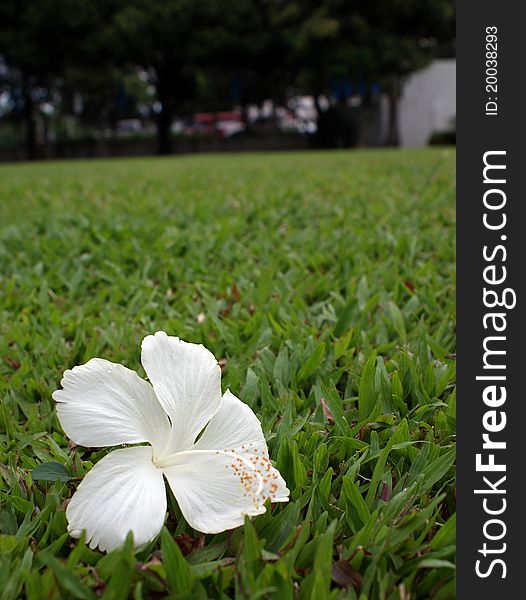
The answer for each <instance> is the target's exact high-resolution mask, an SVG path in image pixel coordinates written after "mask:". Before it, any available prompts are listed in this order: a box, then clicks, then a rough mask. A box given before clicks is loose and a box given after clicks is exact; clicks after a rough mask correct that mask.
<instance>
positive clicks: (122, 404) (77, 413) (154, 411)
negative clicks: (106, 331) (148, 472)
mask: <svg viewBox="0 0 526 600" xmlns="http://www.w3.org/2000/svg"><path fill="white" fill-rule="evenodd" d="M61 384H62V387H63V389H62V390H57V391H56V392H54V393H53V399H54V400H56V402H57V414H58V419H59V421H60V424H61V425H62V428H63V429H64V431H65V432H66V434H67V436H68V437H69V438H70V439H71V440H72V441H73V442H75V443H76V444H80V445H81V446H90V447H100V446H116V445H118V444H135V443H140V442H150V443H151V444H152V445H153V446H155V447H156V448H159V449H161V448H162V447H163V446H164V444H165V442H166V440H167V439H168V437H169V434H170V423H169V421H168V418H167V416H166V414H165V413H164V411H163V409H162V407H161V405H160V404H159V401H158V400H157V398H156V396H155V393H154V391H153V388H152V386H151V385H150V384H149V383H148V382H147V381H145V380H144V379H141V378H140V377H139V376H138V375H137V373H135V371H132V370H130V369H127V368H126V367H123V366H122V365H117V364H115V363H111V362H109V361H107V360H103V359H102V358H92V359H91V360H90V361H88V362H87V363H86V364H84V365H81V366H78V367H74V368H73V369H71V370H68V371H66V372H65V373H64V377H63V379H62V381H61Z"/></svg>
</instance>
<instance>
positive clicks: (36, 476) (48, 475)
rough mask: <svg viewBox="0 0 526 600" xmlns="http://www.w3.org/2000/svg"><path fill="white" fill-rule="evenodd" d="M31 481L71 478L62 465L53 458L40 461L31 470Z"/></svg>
mask: <svg viewBox="0 0 526 600" xmlns="http://www.w3.org/2000/svg"><path fill="white" fill-rule="evenodd" d="M31 477H32V478H33V481H64V482H65V481H69V480H70V479H71V476H70V474H69V473H68V470H67V469H66V467H65V466H64V465H62V464H61V463H59V462H56V461H54V460H52V461H50V462H47V463H42V464H41V465H38V467H35V468H34V469H33V470H32V471H31Z"/></svg>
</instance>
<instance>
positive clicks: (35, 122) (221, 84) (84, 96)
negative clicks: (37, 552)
mask: <svg viewBox="0 0 526 600" xmlns="http://www.w3.org/2000/svg"><path fill="white" fill-rule="evenodd" d="M455 76H456V72H455V13H454V3H453V1H452V0H429V1H422V0H374V1H366V0H316V1H314V0H300V1H285V0H90V1H87V0H2V1H1V2H0V161H7V160H25V159H44V158H49V159H51V158H73V157H88V156H124V155H147V154H155V153H157V154H171V153H174V152H198V151H221V150H237V151H239V150H276V149H289V150H290V149H303V148H304V149H307V148H324V147H325V148H335V147H347V148H348V147H354V146H360V147H364V146H424V145H427V144H433V143H436V144H445V143H454V142H455V112H456V109H455Z"/></svg>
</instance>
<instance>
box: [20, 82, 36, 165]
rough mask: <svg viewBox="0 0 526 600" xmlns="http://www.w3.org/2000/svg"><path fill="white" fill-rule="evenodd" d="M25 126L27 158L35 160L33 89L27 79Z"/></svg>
mask: <svg viewBox="0 0 526 600" xmlns="http://www.w3.org/2000/svg"><path fill="white" fill-rule="evenodd" d="M23 95H24V111H23V117H24V125H25V138H26V139H25V145H26V158H27V159H28V160H35V158H36V154H37V130H36V123H35V115H34V114H33V112H34V103H33V98H32V97H31V89H30V86H29V82H28V81H27V78H25V79H24V89H23Z"/></svg>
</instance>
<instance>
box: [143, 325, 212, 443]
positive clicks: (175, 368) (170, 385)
mask: <svg viewBox="0 0 526 600" xmlns="http://www.w3.org/2000/svg"><path fill="white" fill-rule="evenodd" d="M142 364H143V366H144V369H145V371H146V373H147V375H148V377H149V379H150V381H151V383H152V385H153V388H154V390H155V393H156V395H157V398H158V399H159V402H160V403H161V405H162V407H163V408H164V410H165V411H166V412H167V414H168V416H169V417H170V419H171V421H172V425H173V429H172V436H173V437H172V439H171V441H170V451H172V452H173V451H175V450H186V449H187V448H189V447H190V446H191V445H192V444H193V442H194V441H195V438H196V437H197V434H198V433H199V432H200V431H201V430H202V429H203V427H204V426H205V425H206V423H207V422H208V421H209V420H210V419H211V417H212V416H213V415H214V413H215V412H216V411H217V409H218V408H219V403H220V402H221V368H220V367H219V365H218V364H217V361H216V359H215V358H214V355H213V354H212V353H211V352H210V351H209V350H207V349H206V348H205V347H204V346H202V345H201V344H189V343H187V342H183V341H182V340H180V339H179V338H177V337H172V336H167V335H166V333H164V331H158V332H157V333H156V334H155V335H149V336H147V337H146V338H144V340H143V342H142Z"/></svg>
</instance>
